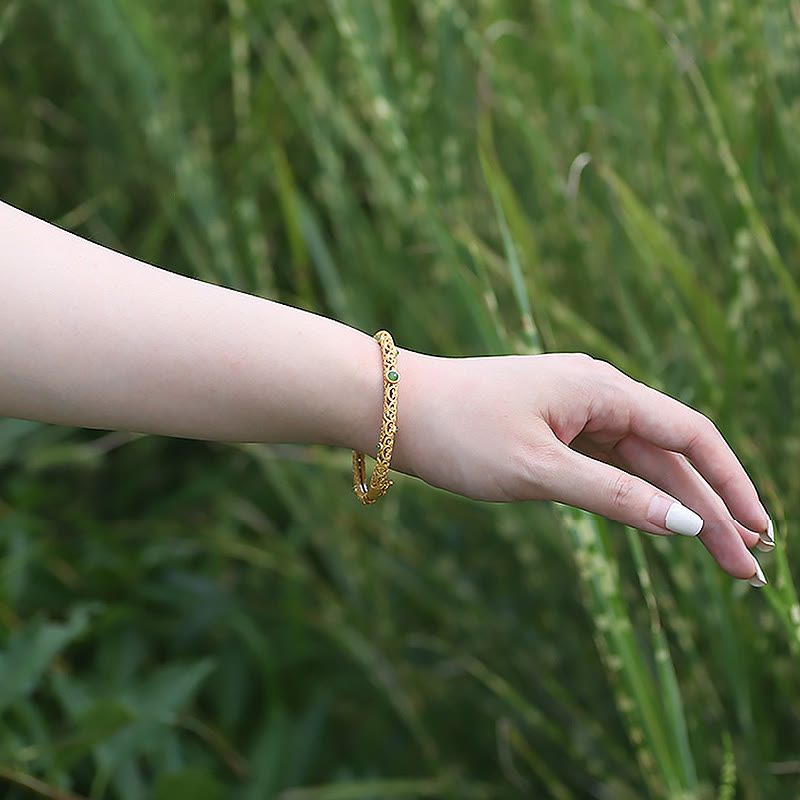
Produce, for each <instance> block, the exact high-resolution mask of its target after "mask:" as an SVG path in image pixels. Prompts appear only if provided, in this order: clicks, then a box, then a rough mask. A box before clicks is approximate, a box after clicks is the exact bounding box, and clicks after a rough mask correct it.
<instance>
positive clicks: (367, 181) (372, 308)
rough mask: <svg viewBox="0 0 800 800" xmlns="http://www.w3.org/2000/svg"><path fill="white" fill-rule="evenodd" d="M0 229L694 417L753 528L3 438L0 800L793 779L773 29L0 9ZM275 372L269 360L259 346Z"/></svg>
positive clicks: (795, 633) (784, 255)
mask: <svg viewBox="0 0 800 800" xmlns="http://www.w3.org/2000/svg"><path fill="white" fill-rule="evenodd" d="M0 70H1V72H0V78H1V80H0V187H2V189H1V193H2V199H3V200H5V201H7V202H9V203H11V204H14V205H17V206H19V207H21V208H23V209H25V210H27V211H29V212H31V213H33V214H36V215H38V216H40V217H43V218H44V219H47V220H50V221H52V222H55V223H56V224H59V225H61V226H63V227H66V228H68V229H71V230H73V231H75V232H76V233H78V234H80V235H82V236H85V237H88V238H90V239H93V240H95V241H99V242H102V243H103V244H105V245H108V246H110V247H112V248H116V249H119V250H122V251H124V252H126V253H128V254H130V255H133V256H136V257H138V258H140V259H143V260H146V261H150V262H153V263H156V264H159V265H161V266H163V267H166V268H168V269H171V270H174V271H177V272H182V273H186V274H191V275H195V276H198V277H200V278H203V279H205V280H210V281H216V282H219V283H222V284H224V285H226V286H231V287H235V288H238V289H242V290H245V291H249V292H254V293H258V294H261V295H264V296H267V297H271V298H275V299H278V300H280V301H283V302H287V303H292V304H295V305H298V306H302V307H304V308H308V309H312V310H314V311H318V312H320V313H323V314H327V315H330V316H333V317H336V318H338V319H340V320H343V321H345V322H347V323H350V324H352V325H355V326H357V327H359V328H361V329H363V330H365V331H373V330H376V329H377V328H379V327H384V326H385V327H387V328H389V329H390V330H392V331H393V333H394V334H395V337H396V339H397V341H398V342H400V343H402V345H403V346H405V347H411V348H416V349H420V350H423V351H429V352H436V353H440V354H447V355H453V356H459V355H474V354H479V353H507V352H535V351H539V350H568V351H569V350H582V351H585V352H589V353H591V354H593V355H595V356H597V357H599V358H603V359H607V360H610V361H612V362H613V363H615V364H616V365H617V366H619V367H620V368H622V369H624V370H625V371H627V372H628V373H629V374H631V375H632V376H634V377H635V378H637V379H640V380H643V381H646V382H648V383H650V384H653V385H655V386H657V387H659V388H661V389H662V390H665V391H667V392H669V393H671V394H672V395H674V396H676V397H679V398H680V399H682V400H683V401H685V402H687V403H690V404H691V405H693V406H695V407H697V408H699V409H701V410H702V411H704V412H706V413H708V414H709V415H710V416H711V417H712V418H713V419H714V420H715V421H716V422H717V423H718V425H719V427H720V428H721V430H722V431H723V433H724V434H725V435H726V437H727V438H728V440H729V441H730V442H731V443H732V445H733V446H734V449H735V450H736V451H737V452H738V453H739V454H740V456H741V458H742V460H743V461H744V463H745V465H746V467H747V468H748V470H749V471H750V473H751V475H752V476H753V477H754V479H755V481H756V483H757V485H758V486H759V488H760V490H761V492H762V496H763V498H764V500H765V503H766V505H767V507H768V508H769V509H770V511H771V513H772V514H773V516H774V518H775V520H776V523H777V530H778V540H779V543H778V547H777V549H776V550H775V551H774V553H773V554H769V555H761V556H760V558H761V560H762V564H763V566H764V568H765V571H766V573H767V575H768V577H769V579H770V584H769V586H768V587H767V588H766V589H764V590H762V591H754V590H752V589H750V588H749V587H748V586H747V584H746V582H741V581H735V580H733V579H730V578H729V577H727V576H726V575H724V574H723V573H722V572H721V571H720V570H719V568H717V567H716V565H715V564H714V563H713V562H712V560H711V559H710V558H709V557H708V555H707V554H706V553H705V551H704V550H703V548H702V547H701V546H699V544H698V543H697V542H696V541H693V540H692V541H689V540H681V541H675V540H671V539H670V540H664V539H655V538H652V537H644V536H642V535H640V534H637V533H635V532H633V531H628V530H625V529H623V528H621V527H620V526H617V525H611V524H608V523H605V522H604V521H602V520H597V519H595V518H592V517H589V516H587V515H583V514H578V513H573V512H571V511H570V510H568V509H562V508H557V507H553V506H548V505H534V504H523V505H520V506H515V507H511V506H509V507H500V506H491V505H481V504H476V503H470V502H467V501H462V500H460V499H458V498H455V497H451V496H448V495H446V494H444V493H442V492H438V491H434V490H432V489H429V488H427V487H425V486H424V485H422V484H420V483H419V482H417V481H413V480H410V479H402V478H399V479H398V481H397V485H396V486H395V487H394V489H393V490H392V492H391V493H390V494H389V495H388V496H387V497H386V498H385V499H384V500H383V501H382V502H381V503H380V505H378V506H376V507H375V508H368V509H365V508H362V507H360V506H359V504H358V503H357V502H356V501H355V499H354V498H353V496H352V492H351V490H350V474H349V468H350V467H349V454H348V453H344V452H334V451H330V450H324V449H316V448H305V447H266V446H265V447H260V446H258V447H256V446H242V445H233V444H232V445H220V444H209V443H203V442H191V441H179V440H169V439H165V438H154V437H141V436H135V435H129V434H126V433H118V432H98V431H80V430H71V429H66V428H57V427H48V426H44V425H39V424H33V423H28V422H22V421H18V420H0V785H2V792H1V793H2V796H3V797H4V798H9V800H22V798H27V797H31V796H37V795H38V796H43V797H49V798H56V799H57V800H75V799H76V798H92V799H93V800H100V799H101V798H103V799H105V798H108V799H109V800H111V799H112V798H113V800H162V799H163V798H170V799H171V800H181V799H182V798H187V800H213V799H214V798H240V799H241V800H261V799H262V798H273V797H278V798H282V800H323V799H325V800H356V799H357V798H360V799H363V800H367V799H373V798H374V799H375V800H379V799H382V798H386V799H391V798H454V799H455V798H458V799H459V800H465V799H467V798H487V799H491V800H495V799H502V798H557V799H558V800H571V799H574V800H578V799H579V798H580V799H582V798H598V799H599V800H602V799H610V798H614V800H628V799H630V800H633V799H634V798H671V799H672V800H678V798H680V799H681V800H689V799H690V798H692V799H695V798H696V799H697V800H712V798H713V799H714V800H717V798H719V800H732V799H733V798H746V799H747V800H764V799H767V800H769V799H770V798H776V799H777V798H780V799H781V800H784V799H785V798H788V797H792V796H797V795H798V792H800V727H799V726H798V719H800V670H799V669H798V667H799V666H800V605H798V599H797V594H796V592H795V588H794V584H793V578H795V579H796V577H797V568H796V567H794V566H793V565H792V560H793V554H794V546H793V544H792V541H791V534H792V531H793V529H794V528H795V526H796V525H797V524H798V516H799V513H798V512H799V510H800V509H799V508H798V503H799V502H800V492H798V488H800V487H798V483H799V482H800V470H798V469H797V465H798V456H799V455H800V424H799V421H798V420H799V418H798V415H797V408H796V405H797V403H796V398H797V396H798V394H797V391H798V382H799V381H800V348H798V344H797V341H798V338H797V337H798V323H800V269H799V268H798V259H799V258H800V135H799V134H798V131H800V94H798V89H800V3H798V2H797V0H791V2H787V0H780V2H779V1H778V0H760V1H756V0H753V1H751V2H746V1H745V0H720V1H719V2H710V1H709V0H654V1H653V2H649V3H648V2H644V0H594V1H593V2H590V0H529V1H528V2H521V1H520V0H466V1H465V2H460V1H459V0H391V1H390V0H385V1H384V0H379V1H378V2H368V0H328V2H313V3H312V2H308V3H303V2H296V1H294V2H293V1H292V0H191V2H189V0H174V1H173V2H171V3H163V2H160V1H159V0H65V1H64V2H59V3H53V2H49V0H47V1H46V0H0ZM268 346H269V343H268V342H265V347H268Z"/></svg>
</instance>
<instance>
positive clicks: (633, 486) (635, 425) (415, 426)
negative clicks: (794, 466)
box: [393, 351, 772, 585]
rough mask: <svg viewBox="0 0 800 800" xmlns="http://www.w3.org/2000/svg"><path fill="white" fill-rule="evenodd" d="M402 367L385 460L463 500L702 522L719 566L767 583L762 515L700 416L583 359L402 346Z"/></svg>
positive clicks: (660, 522) (645, 523)
mask: <svg viewBox="0 0 800 800" xmlns="http://www.w3.org/2000/svg"><path fill="white" fill-rule="evenodd" d="M399 367H400V371H401V375H402V378H401V384H400V386H399V410H398V433H397V438H396V443H395V455H394V459H393V467H394V468H396V469H399V470H401V471H405V472H408V473H410V474H413V475H416V476H418V477H420V478H422V479H423V480H424V481H426V482H427V483H430V484H432V485H433V486H438V487H440V488H443V489H447V490H448V491H451V492H455V493H457V494H461V495H466V496H467V497H472V498H474V499H479V500H489V501H517V500H553V501H556V502H559V503H566V504H567V505H571V506H575V507H577V508H582V509H585V510H587V511H591V512H594V513H596V514H600V515H602V516H604V517H607V518H609V519H613V520H617V521H619V522H622V523H624V524H626V525H631V526H633V527H635V528H639V529H640V530H643V531H646V532H648V533H655V534H663V535H669V534H671V533H674V532H677V533H684V534H685V535H696V534H697V530H698V529H699V527H700V525H702V531H701V532H700V534H699V536H700V539H701V541H702V542H703V544H704V545H705V546H706V548H708V550H709V552H710V553H711V554H712V556H713V557H714V558H715V559H716V560H717V562H718V563H719V564H720V566H721V567H722V568H723V569H724V570H725V571H726V572H728V573H729V574H731V575H733V576H734V577H737V578H752V579H753V583H754V585H763V583H764V582H765V581H763V580H761V579H762V578H763V573H762V572H761V570H760V567H758V565H757V562H756V561H755V559H754V558H753V556H752V555H751V554H750V552H748V548H752V547H754V546H755V545H756V544H758V543H759V541H762V542H763V543H764V545H765V546H768V545H769V544H771V542H770V539H771V537H772V525H771V523H770V521H769V517H768V516H767V513H766V511H765V510H764V508H763V506H762V505H761V502H760V501H759V499H758V494H757V493H756V490H755V488H754V487H753V484H752V483H751V481H750V479H749V478H748V477H747V474H746V473H745V471H744V469H743V468H742V466H741V464H740V463H739V461H738V460H737V458H736V456H735V455H734V454H733V452H732V451H731V449H730V447H729V446H728V445H727V444H726V442H725V440H724V439H723V438H722V436H721V435H720V433H719V431H718V430H717V429H716V427H715V426H714V424H713V423H712V422H711V421H710V420H709V419H708V418H707V417H704V416H703V415H702V414H700V413H699V412H697V411H694V410H692V409H690V408H689V407H687V406H685V405H683V404H682V403H679V402H678V401H677V400H674V399H672V398H670V397H667V396H666V395H664V394H661V393H660V392H657V391H656V390H654V389H651V388H649V387H647V386H645V385H644V384H641V383H638V382H636V381H634V380H632V379H631V378H629V377H627V376H626V375H624V374H623V373H621V372H620V371H619V370H617V369H615V368H614V367H612V366H611V365H610V364H607V363H605V362H602V361H597V360H595V359H593V358H590V357H589V356H585V355H580V354H564V355H562V354H553V355H540V356H508V357H499V358H465V359H448V358H436V357H431V356H423V355H419V354H417V353H410V352H406V351H402V352H401V355H400V361H399ZM677 501H679V503H678V504H677V505H676V502H677ZM697 515H699V518H698V516H697Z"/></svg>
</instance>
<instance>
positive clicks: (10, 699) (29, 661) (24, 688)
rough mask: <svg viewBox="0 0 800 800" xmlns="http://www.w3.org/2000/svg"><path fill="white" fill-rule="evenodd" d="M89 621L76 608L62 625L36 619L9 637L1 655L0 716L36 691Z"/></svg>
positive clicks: (81, 609)
mask: <svg viewBox="0 0 800 800" xmlns="http://www.w3.org/2000/svg"><path fill="white" fill-rule="evenodd" d="M89 618H90V614H89V610H88V609H87V608H86V607H85V606H79V607H77V608H75V609H73V610H72V613H71V614H70V616H69V619H68V620H67V621H66V622H64V623H59V622H46V621H45V620H43V619H41V618H38V619H36V620H34V621H33V622H31V623H30V624H28V625H26V626H25V627H24V628H22V630H20V631H17V632H16V633H13V634H12V635H11V636H10V637H9V639H8V641H7V643H6V646H5V647H4V648H3V651H2V652H0V712H2V711H4V710H5V709H6V708H8V707H9V706H10V705H11V704H12V703H14V702H15V701H16V700H18V699H19V698H20V697H25V696H26V695H28V694H30V693H31V692H32V691H33V690H34V689H35V688H36V686H37V685H38V684H39V681H40V680H41V678H42V675H43V674H44V673H45V671H46V670H47V668H48V667H49V665H50V662H51V661H52V660H53V658H55V656H57V655H58V654H59V653H60V652H62V651H63V650H64V648H65V647H66V646H67V645H68V644H69V643H70V642H72V641H73V640H74V639H76V638H77V637H78V636H80V635H81V634H83V633H84V632H85V631H86V629H87V627H88V625H89Z"/></svg>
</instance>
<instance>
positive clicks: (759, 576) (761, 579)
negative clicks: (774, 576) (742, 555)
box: [747, 556, 767, 589]
mask: <svg viewBox="0 0 800 800" xmlns="http://www.w3.org/2000/svg"><path fill="white" fill-rule="evenodd" d="M753 563H754V564H755V566H756V574H755V575H753V577H752V578H750V580H748V581H747V582H748V583H749V584H750V585H751V586H755V587H756V589H760V588H761V587H762V586H766V585H767V577H766V575H764V570H763V569H761V564H759V563H758V561H757V560H756V557H755V556H753Z"/></svg>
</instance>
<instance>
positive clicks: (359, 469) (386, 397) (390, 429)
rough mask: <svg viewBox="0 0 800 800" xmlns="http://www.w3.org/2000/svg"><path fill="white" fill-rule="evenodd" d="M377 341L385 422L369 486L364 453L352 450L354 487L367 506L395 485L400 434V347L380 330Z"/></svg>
mask: <svg viewBox="0 0 800 800" xmlns="http://www.w3.org/2000/svg"><path fill="white" fill-rule="evenodd" d="M375 338H376V339H377V340H378V344H380V346H381V356H382V358H383V422H382V424H381V436H380V439H378V444H377V447H376V454H375V460H376V461H375V469H374V470H373V471H372V477H371V478H370V480H369V486H367V483H366V476H365V472H364V454H363V453H359V452H358V450H353V488H354V489H355V493H356V497H358V499H359V500H360V501H361V502H362V503H364V505H372V503H374V502H375V501H376V500H377V499H378V498H379V497H383V495H385V494H386V490H387V489H388V488H389V487H390V486H391V485H392V481H390V480H389V479H388V478H387V477H386V475H387V473H388V472H389V464H390V463H391V461H392V450H394V435H395V434H396V433H397V382H398V381H399V380H400V373H399V372H398V371H397V348H396V347H395V346H394V341H393V340H392V336H391V334H390V333H388V332H387V331H378V332H377V333H376V334H375Z"/></svg>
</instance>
